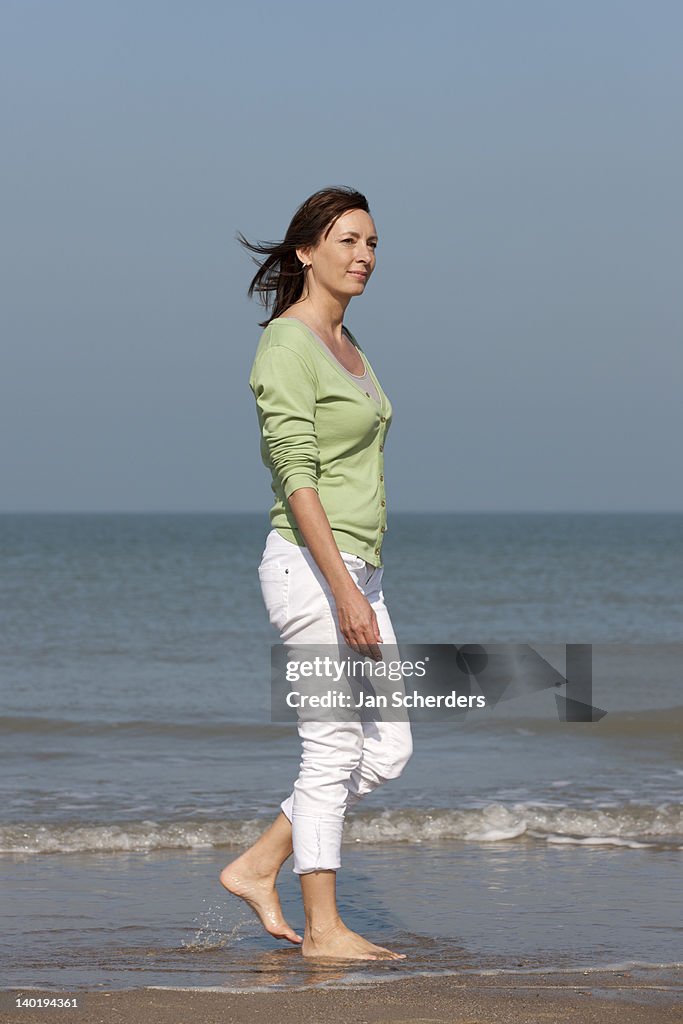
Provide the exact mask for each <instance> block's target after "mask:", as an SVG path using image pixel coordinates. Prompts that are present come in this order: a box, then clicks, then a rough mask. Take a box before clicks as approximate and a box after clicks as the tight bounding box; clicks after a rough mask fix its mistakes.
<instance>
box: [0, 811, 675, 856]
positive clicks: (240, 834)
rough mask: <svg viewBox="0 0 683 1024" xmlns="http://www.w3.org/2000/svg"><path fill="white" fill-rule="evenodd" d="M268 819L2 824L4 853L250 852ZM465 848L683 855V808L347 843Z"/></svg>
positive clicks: (545, 814) (486, 824)
mask: <svg viewBox="0 0 683 1024" xmlns="http://www.w3.org/2000/svg"><path fill="white" fill-rule="evenodd" d="M264 824H265V822H264V821H263V820H262V819H253V818H252V819H248V820H237V821H234V820H233V821H229V820H225V821H215V820H214V821H167V822H157V821H149V820H145V821H131V822H122V823H121V824H118V825H103V824H85V823H80V822H76V823H69V824H51V825H35V824H6V825H0V853H3V854H39V853H94V852H98V853H116V852H129V851H130V852H134V851H152V850H181V849H194V850H196V849H207V848H212V847H220V846H239V847H243V846H248V845H250V844H251V843H253V842H254V841H255V839H256V838H257V837H258V836H259V835H260V834H261V832H262V831H263V828H264ZM439 840H460V841H462V842H467V843H495V842H504V841H512V840H516V841H522V840H524V841H527V842H543V843H553V844H556V843H566V844H572V845H575V846H577V847H582V846H587V847H593V846H625V847H630V848H633V849H640V848H649V849H675V850H683V804H675V803H666V804H659V805H657V806H652V805H635V804H623V805H618V806H613V807H604V808H591V809H586V808H577V807H570V806H561V807H558V806H548V805H543V804H540V803H539V804H535V803H518V804H512V805H510V806H505V805H503V804H498V803H494V804H488V805H487V806H485V807H482V808H464V809H461V810H445V809H432V810H425V809H423V808H407V809H403V810H400V811H380V812H375V813H362V814H357V815H354V816H352V817H350V818H349V820H348V821H347V823H346V826H345V829H344V842H350V843H352V842H355V843H367V844H373V845H376V844H380V843H392V842H400V843H415V844H419V843H428V842H434V841H439Z"/></svg>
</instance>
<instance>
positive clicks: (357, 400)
mask: <svg viewBox="0 0 683 1024" xmlns="http://www.w3.org/2000/svg"><path fill="white" fill-rule="evenodd" d="M347 333H348V334H349V335H350V337H351V340H352V342H353V344H354V345H355V346H356V348H357V349H358V351H359V352H360V354H361V358H362V360H363V363H364V364H365V366H366V368H367V370H368V372H369V373H370V376H371V378H372V380H373V382H374V384H375V386H376V388H377V393H378V395H379V397H380V402H379V405H378V404H377V402H376V401H374V400H373V399H372V398H371V397H370V396H369V395H368V394H367V392H366V391H364V390H363V389H362V388H361V387H360V386H359V385H358V384H356V383H355V382H354V381H353V380H352V379H351V378H350V377H349V376H348V375H347V374H345V373H344V371H343V370H342V368H341V367H340V366H339V365H338V363H337V360H336V359H335V358H334V356H333V355H332V353H331V352H328V351H325V350H324V349H323V348H321V346H320V345H319V344H318V342H317V341H316V339H315V338H314V336H313V335H312V333H311V331H310V330H309V328H308V327H307V326H306V325H305V324H303V323H302V322H301V321H299V320H295V319H294V318H291V317H277V318H276V319H275V320H271V322H270V323H269V324H268V326H267V327H266V328H265V330H264V331H263V334H262V335H261V338H260V341H259V344H258V348H257V350H256V356H255V358H254V363H253V366H252V368H251V373H250V376H249V386H250V388H251V390H252V391H253V393H254V397H255V399H256V409H257V415H258V422H259V427H260V430H261V457H262V459H263V462H264V464H265V465H266V466H267V467H268V469H269V470H270V472H271V476H272V482H271V488H272V491H273V494H274V496H275V503H274V505H273V507H272V508H271V510H270V521H271V525H272V526H273V528H274V529H276V530H277V531H278V533H279V534H280V535H281V536H282V537H284V538H285V539H286V540H289V541H291V542H292V543H294V544H298V545H299V546H300V547H305V546H306V545H305V541H304V539H303V537H302V535H301V533H300V531H299V529H298V527H297V524H296V520H295V518H294V515H293V513H292V510H291V507H290V504H289V498H290V497H291V495H292V494H293V493H294V491H296V490H297V489H298V488H300V487H313V488H314V489H315V490H316V491H317V493H318V495H319V497H320V502H321V504H322V506H323V509H324V510H325V513H326V515H327V518H328V519H329V522H330V527H331V529H332V534H333V536H334V539H335V541H336V543H337V547H338V548H339V550H340V551H349V552H350V553H351V554H353V555H358V556H359V557H360V558H363V559H365V561H366V562H369V563H370V564H371V565H375V566H381V564H382V559H381V553H382V541H383V540H384V534H385V533H386V530H387V516H386V495H385V491H384V442H385V440H386V436H387V432H388V430H389V426H390V424H391V415H392V411H391V403H390V401H389V399H388V398H387V396H386V395H385V394H384V391H383V390H382V388H381V386H380V383H379V381H378V380H377V377H376V376H375V374H374V372H373V369H372V367H371V366H370V363H369V361H368V359H367V357H366V356H365V353H364V352H363V351H362V349H361V347H360V345H359V344H358V342H357V341H356V339H355V338H354V337H353V335H352V334H351V332H350V331H347Z"/></svg>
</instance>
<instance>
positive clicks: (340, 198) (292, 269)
mask: <svg viewBox="0 0 683 1024" xmlns="http://www.w3.org/2000/svg"><path fill="white" fill-rule="evenodd" d="M349 210H365V212H366V213H370V207H369V206H368V201H367V199H366V198H365V196H364V195H362V194H361V193H360V192H356V190H355V189H353V188H349V187H347V186H345V185H339V186H337V187H334V188H323V189H320V191H319V192H315V193H314V194H313V195H312V196H309V198H308V199H306V200H305V201H304V202H303V203H302V204H301V206H300V207H299V209H298V210H297V211H296V213H295V214H294V216H293V217H292V220H291V222H290V225H289V227H288V228H287V233H286V235H285V237H284V239H283V240H282V241H281V242H255V243H252V242H248V241H247V239H246V238H245V237H244V235H243V234H242V232H241V231H238V232H237V239H238V241H239V242H240V243H241V244H242V245H243V246H244V247H245V249H249V250H250V251H251V252H252V253H259V254H260V255H265V256H266V257H267V258H266V259H265V260H263V261H259V260H258V259H257V258H256V257H255V256H252V259H253V261H254V263H256V265H257V266H258V268H259V269H258V270H257V272H256V274H255V275H254V278H253V280H252V282H251V284H250V285H249V291H248V293H247V294H248V295H249V298H251V297H252V295H253V294H254V292H256V293H257V294H258V296H259V298H260V300H261V303H262V305H263V306H265V308H266V309H268V307H269V306H270V305H271V303H272V306H273V310H272V313H271V315H270V316H269V317H268V319H267V320H265V321H264V322H263V323H262V324H260V325H259V326H260V327H267V326H268V324H269V323H270V321H271V320H274V319H275V318H276V317H278V316H279V315H280V313H282V312H283V311H284V310H285V309H287V308H288V307H289V306H291V305H292V303H294V302H296V301H297V299H299V298H301V295H302V293H303V290H304V280H305V271H304V268H303V265H302V263H301V262H300V260H299V258H298V257H297V255H296V250H297V249H306V248H308V247H309V246H311V247H312V246H315V245H317V244H318V242H319V241H320V240H321V238H323V237H324V238H327V236H328V235H329V233H330V231H331V230H332V226H333V224H334V223H335V222H336V221H337V220H338V219H339V217H341V215H342V214H343V213H347V212H348V211H349Z"/></svg>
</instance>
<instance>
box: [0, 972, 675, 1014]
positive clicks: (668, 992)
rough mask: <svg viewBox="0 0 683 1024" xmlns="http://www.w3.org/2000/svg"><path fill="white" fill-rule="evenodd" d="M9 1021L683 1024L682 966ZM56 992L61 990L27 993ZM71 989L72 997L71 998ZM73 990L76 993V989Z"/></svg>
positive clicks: (201, 995) (122, 1004)
mask: <svg viewBox="0 0 683 1024" xmlns="http://www.w3.org/2000/svg"><path fill="white" fill-rule="evenodd" d="M17 994H18V993H17V992H16V991H15V992H5V994H4V996H3V997H2V1002H3V1006H2V1009H3V1011H4V1012H3V1014H2V1020H4V1021H8V1022H15V1021H16V1022H19V1021H23V1022H24V1024H40V1022H42V1024H45V1022H46V1021H52V1020H57V1019H59V1020H62V1021H65V1020H74V1021H78V1022H79V1024H103V1022H107V1024H185V1022H190V1021H191V1022H192V1024H253V1022H255V1021H256V1022H258V1021H264V1022H271V1021H277V1022H278V1024H300V1022H301V1021H302V1020H304V1021H309V1022H311V1024H328V1022H329V1024H333V1022H334V1024H336V1022H340V1021H344V1022H350V1024H442V1022H443V1024H489V1022H490V1024H494V1022H495V1024H499V1022H500V1024H536V1022H539V1024H540V1022H543V1024H572V1022H576V1024H610V1022H612V1021H613V1022H615V1024H616V1022H619V1024H681V1021H683V970H670V969H669V970H666V971H652V970H649V971H640V972H635V971H634V972H624V973H614V972H598V971H591V972H586V973H584V972H580V973H577V974H559V975H558V974H533V975H531V974H526V975H525V974H515V975H501V974H495V975H488V976H483V977H482V976H463V975H460V976H458V975H451V976H447V977H444V976H443V975H442V976H440V977H419V978H414V977H413V978H406V979H405V980H393V979H392V980H391V981H388V982H385V983H379V984H374V983H372V984H368V985H362V986H357V987H353V988H351V987H347V988H344V987H339V988H326V989H320V988H317V989H310V988H309V989H295V990H290V991H282V990H279V991H273V992H221V991H217V990H212V991H198V990H196V989H195V990H189V989H188V990H181V991H178V990H164V989H139V990H126V991H112V992H106V991H105V992H103V991H100V992H97V993H84V994H80V995H79V1004H80V1005H79V1008H78V1009H77V1010H74V1009H61V1010H60V1009H34V1010H32V1009H13V1008H12V1007H13V1004H14V996H15V995H17ZM23 994H24V995H28V996H32V997H34V998H36V997H38V996H40V995H42V996H45V997H48V998H51V997H54V996H56V995H58V993H56V992H54V991H53V992H42V993H41V992H38V991H37V990H35V989H34V990H30V991H27V990H24V992H23ZM66 994H67V993H65V995H66ZM71 994H72V995H73V993H71Z"/></svg>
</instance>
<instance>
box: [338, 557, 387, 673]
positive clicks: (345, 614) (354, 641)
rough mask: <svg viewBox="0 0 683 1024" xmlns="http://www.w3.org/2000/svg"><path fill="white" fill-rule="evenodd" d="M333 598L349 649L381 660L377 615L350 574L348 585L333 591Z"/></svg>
mask: <svg viewBox="0 0 683 1024" xmlns="http://www.w3.org/2000/svg"><path fill="white" fill-rule="evenodd" d="M334 600H335V604H336V605H337V617H338V619H339V628H340V630H341V632H342V636H343V637H344V639H345V641H346V643H347V644H348V645H349V647H350V648H351V650H353V651H357V652H358V653H359V654H362V655H363V656H364V657H366V658H372V659H373V661H381V660H382V651H381V650H380V648H379V646H378V645H379V644H381V643H382V637H381V636H380V633H379V624H378V622H377V616H376V615H375V612H374V610H373V608H372V605H371V604H370V602H369V601H368V599H367V597H365V595H364V594H362V593H361V591H360V590H359V589H358V587H357V586H356V584H355V583H354V582H353V580H352V579H351V577H350V576H349V585H348V586H345V587H344V588H343V589H342V590H341V591H338V592H337V593H335V595H334Z"/></svg>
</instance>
